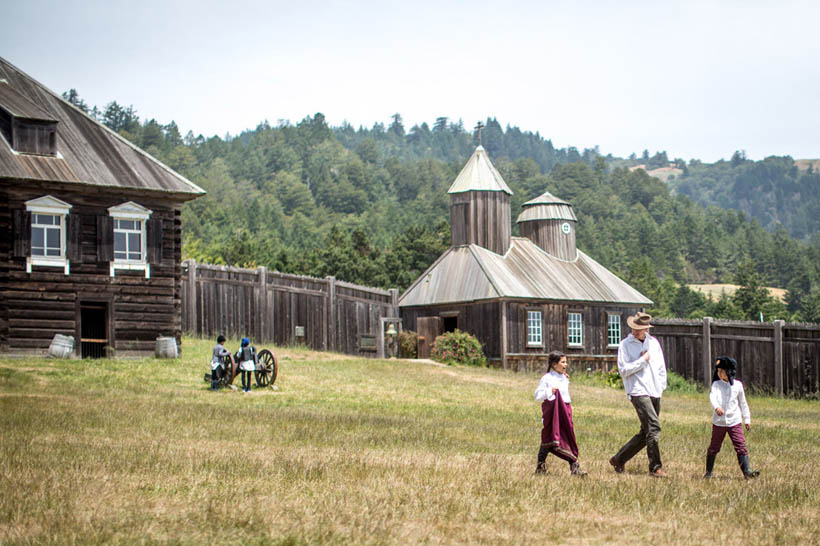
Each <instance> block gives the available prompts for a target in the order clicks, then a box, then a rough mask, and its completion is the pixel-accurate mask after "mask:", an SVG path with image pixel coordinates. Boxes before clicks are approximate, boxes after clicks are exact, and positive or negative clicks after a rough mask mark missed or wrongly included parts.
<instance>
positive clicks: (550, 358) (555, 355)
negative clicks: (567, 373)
mask: <svg viewBox="0 0 820 546" xmlns="http://www.w3.org/2000/svg"><path fill="white" fill-rule="evenodd" d="M565 356H567V355H565V354H564V353H562V352H561V351H552V352H551V353H550V354H549V355H547V371H549V370H551V369H552V365H553V364H557V363H559V362H561V359H562V358H564V357H565Z"/></svg>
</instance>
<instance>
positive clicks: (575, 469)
mask: <svg viewBox="0 0 820 546" xmlns="http://www.w3.org/2000/svg"><path fill="white" fill-rule="evenodd" d="M569 473H570V474H572V475H573V476H578V477H579V478H583V477H584V476H586V475H587V473H586V472H584V471H583V470H581V466H580V465H579V464H578V462H577V461H576V462H574V463H569Z"/></svg>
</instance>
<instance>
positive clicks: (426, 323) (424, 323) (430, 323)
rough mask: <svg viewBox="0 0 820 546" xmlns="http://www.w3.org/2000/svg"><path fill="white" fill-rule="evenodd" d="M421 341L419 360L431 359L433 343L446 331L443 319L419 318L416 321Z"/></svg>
mask: <svg viewBox="0 0 820 546" xmlns="http://www.w3.org/2000/svg"><path fill="white" fill-rule="evenodd" d="M416 327H417V328H418V336H419V337H418V340H419V345H418V346H419V358H430V350H431V349H432V348H433V342H434V341H435V340H436V338H437V337H438V336H439V335H440V334H441V333H442V332H443V331H444V325H443V323H442V320H441V317H419V318H417V319H416Z"/></svg>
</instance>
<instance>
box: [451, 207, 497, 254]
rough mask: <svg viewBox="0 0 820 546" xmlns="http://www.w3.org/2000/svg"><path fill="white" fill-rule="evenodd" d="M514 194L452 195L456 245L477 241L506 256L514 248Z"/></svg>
mask: <svg viewBox="0 0 820 546" xmlns="http://www.w3.org/2000/svg"><path fill="white" fill-rule="evenodd" d="M511 229H512V227H511V223H510V196H509V195H507V194H506V193H505V192H503V191H467V192H463V193H455V194H452V195H451V196H450V238H451V241H452V244H453V246H458V245H466V244H477V245H479V246H482V247H484V248H486V249H489V250H492V251H493V252H495V253H496V254H501V255H503V254H504V253H505V252H507V249H508V248H510V233H511Z"/></svg>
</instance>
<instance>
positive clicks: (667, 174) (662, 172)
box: [629, 165, 683, 182]
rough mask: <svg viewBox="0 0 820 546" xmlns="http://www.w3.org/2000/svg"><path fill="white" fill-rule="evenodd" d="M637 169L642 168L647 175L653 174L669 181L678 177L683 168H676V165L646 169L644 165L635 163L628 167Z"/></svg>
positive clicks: (632, 169) (633, 169) (631, 169)
mask: <svg viewBox="0 0 820 546" xmlns="http://www.w3.org/2000/svg"><path fill="white" fill-rule="evenodd" d="M637 169H643V170H645V171H646V174H648V175H649V176H654V177H655V178H659V179H661V180H663V181H664V182H669V181H670V180H674V179H676V178H679V177H680V176H681V175H682V174H683V169H678V168H677V167H658V168H657V169H647V168H646V165H636V166H634V167H630V168H629V170H630V171H635V170H637Z"/></svg>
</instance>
